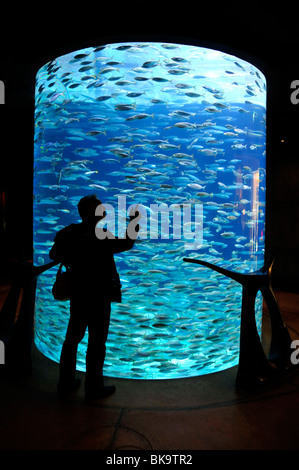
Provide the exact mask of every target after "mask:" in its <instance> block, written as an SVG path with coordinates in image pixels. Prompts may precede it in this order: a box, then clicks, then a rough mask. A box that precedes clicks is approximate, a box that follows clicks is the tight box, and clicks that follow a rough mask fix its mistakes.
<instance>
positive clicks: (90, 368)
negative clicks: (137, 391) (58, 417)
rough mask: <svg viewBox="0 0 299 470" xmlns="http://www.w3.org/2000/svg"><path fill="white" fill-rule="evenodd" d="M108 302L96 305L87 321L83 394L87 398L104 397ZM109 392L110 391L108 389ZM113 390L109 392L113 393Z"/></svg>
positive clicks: (108, 316) (109, 308) (108, 317)
mask: <svg viewBox="0 0 299 470" xmlns="http://www.w3.org/2000/svg"><path fill="white" fill-rule="evenodd" d="M110 312H111V305H110V302H102V303H101V304H100V305H99V303H97V305H96V306H95V310H94V311H93V312H92V314H90V316H89V320H88V347H87V353H86V380H85V393H86V396H87V397H96V396H97V395H101V394H102V395H105V394H106V392H108V389H107V388H105V387H104V379H103V367H104V361H105V355H106V340H107V336H108V330H109V323H110ZM109 390H110V389H109ZM114 390H115V389H114V387H113V390H112V389H111V390H110V391H111V392H113V391H114Z"/></svg>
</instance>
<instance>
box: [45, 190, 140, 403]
mask: <svg viewBox="0 0 299 470" xmlns="http://www.w3.org/2000/svg"><path fill="white" fill-rule="evenodd" d="M99 205H101V201H100V200H99V199H98V198H97V197H96V196H95V195H92V196H85V197H84V198H82V199H81V200H80V201H79V204H78V212H79V215H80V217H81V219H82V222H81V223H79V224H71V225H69V226H68V227H65V228H64V229H62V230H61V231H60V232H58V233H57V234H56V237H55V240H54V245H53V247H52V249H51V250H50V258H52V259H53V260H55V261H59V262H61V263H63V264H64V265H65V266H68V267H69V268H70V272H71V294H70V319H69V324H68V328H67V333H66V338H65V341H64V344H63V347H62V351H61V357H60V373H59V382H58V386H57V388H58V394H59V395H60V396H66V395H67V394H68V393H70V392H71V391H73V390H75V389H76V388H78V386H79V385H80V380H79V379H76V378H75V371H76V357H77V348H78V345H79V343H80V342H81V340H82V339H83V337H84V335H85V331H86V328H87V327H88V346H87V353H86V377H85V396H86V399H87V400H88V399H91V400H93V399H97V398H101V397H105V396H108V395H111V394H112V393H113V392H114V391H115V387H114V386H105V385H104V380H103V365H104V359H105V353H106V346H105V344H106V340H107V335H108V328H109V322H110V310H111V296H112V284H113V279H115V276H117V271H116V266H115V262H114V257H113V254H114V253H120V252H123V251H127V250H130V249H131V248H132V247H133V245H134V242H135V239H136V237H137V232H138V230H139V226H138V225H137V226H136V229H134V230H133V233H132V229H131V230H128V229H129V227H131V226H132V225H134V224H135V221H134V223H133V224H131V223H130V224H129V226H128V228H127V232H126V237H125V238H121V239H118V238H114V239H109V238H107V237H105V238H103V239H99V238H98V237H97V236H96V234H95V226H96V224H97V223H98V222H99V221H100V220H101V219H103V218H104V217H105V215H106V214H105V212H102V214H103V215H101V216H95V210H96V207H98V206H99ZM101 208H102V210H104V206H103V205H101ZM133 214H135V211H134V210H133V211H132V212H131V214H130V220H131V222H132V220H133V219H134V218H135V217H136V216H137V215H138V212H136V214H135V215H133ZM100 230H101V231H102V233H104V232H105V229H100ZM128 232H130V237H129V236H128ZM109 234H111V232H109ZM101 238H102V237H101ZM119 289H120V287H119Z"/></svg>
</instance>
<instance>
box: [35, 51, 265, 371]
mask: <svg viewBox="0 0 299 470" xmlns="http://www.w3.org/2000/svg"><path fill="white" fill-rule="evenodd" d="M35 102H36V107H35V143H34V145H35V149H34V152H35V157H34V225H33V229H34V261H35V264H36V265H41V264H44V263H47V262H48V261H49V257H48V253H49V250H50V248H51V246H52V244H53V240H54V237H55V234H56V232H57V231H58V230H60V229H61V228H63V227H64V226H66V225H68V224H70V223H77V222H79V218H78V217H79V216H78V213H77V208H76V207H77V203H78V201H79V199H80V198H81V197H82V196H84V195H85V194H97V196H98V197H99V198H100V199H101V201H102V202H104V203H106V204H111V205H112V206H114V207H116V208H117V196H119V195H122V196H124V195H125V196H126V201H127V206H128V207H129V206H130V205H131V204H141V205H142V206H143V207H144V208H145V209H146V211H147V213H148V221H149V219H150V215H151V207H150V206H151V204H163V203H164V204H167V205H168V206H170V205H171V204H174V205H176V206H177V207H178V208H183V207H184V205H185V206H187V205H188V206H191V207H192V208H194V207H195V205H196V204H201V205H202V210H203V212H202V214H203V220H202V225H201V230H202V234H203V237H202V243H201V244H200V246H198V247H196V245H194V244H191V245H190V240H186V239H184V238H181V239H175V237H173V236H172V234H171V226H170V236H169V237H168V239H167V238H164V237H163V230H162V231H161V227H160V226H159V230H158V233H157V237H156V238H154V239H151V238H150V237H149V235H148V236H146V234H148V233H149V232H148V227H147V226H146V225H142V220H141V221H140V225H141V233H142V234H143V235H144V236H143V237H141V236H140V237H139V238H138V239H137V241H136V243H135V246H134V248H133V249H132V250H131V251H130V252H127V253H123V254H119V255H115V260H116V264H117V268H118V271H119V274H120V278H121V283H122V293H123V296H122V297H123V301H122V303H121V304H117V303H114V304H112V315H111V325H110V330H109V336H108V341H107V354H106V362H105V368H104V374H105V375H107V376H115V377H123V378H136V379H165V378H179V377H188V376H196V375H202V374H207V373H211V372H217V371H220V370H223V369H226V368H228V367H231V366H233V365H236V364H237V363H238V353H239V331H240V330H239V329H240V311H241V287H240V286H239V285H238V284H237V283H236V282H234V281H232V280H229V279H227V278H225V277H223V276H221V275H220V274H218V273H214V272H212V271H210V270H208V269H206V268H204V267H202V266H199V265H194V264H193V265H191V264H189V263H184V262H183V258H185V257H187V258H198V259H204V260H206V261H209V262H212V263H217V264H218V265H220V266H223V267H226V268H228V269H234V270H239V271H241V272H249V271H254V270H256V269H258V268H260V267H261V266H262V265H263V261H264V236H265V184H266V183H265V177H266V172H265V140H266V81H265V78H264V76H263V74H262V73H261V72H260V71H259V70H258V69H257V68H256V67H255V66H253V65H251V64H249V63H248V62H245V61H244V60H242V59H239V58H236V57H234V56H232V55H228V54H226V53H223V52H221V51H215V50H212V49H206V48H201V47H195V46H189V45H183V44H169V43H165V44H163V43H116V44H110V45H103V46H99V47H90V48H87V49H83V50H80V51H76V52H73V53H70V54H67V55H65V56H62V57H59V58H57V59H54V60H53V61H51V62H49V63H48V64H46V65H45V66H43V67H42V68H41V69H40V70H39V71H38V73H37V76H36V96H35ZM192 210H193V209H192ZM192 213H193V212H192ZM127 221H128V219H127ZM192 229H193V230H195V229H196V227H193V228H192ZM116 234H117V233H116ZM191 242H192V240H191ZM99 269H100V267H99ZM56 270H57V268H53V269H51V270H49V271H47V272H45V273H44V274H43V275H42V276H40V278H39V281H38V286H37V293H36V309H35V342H36V345H37V347H38V348H39V349H40V350H41V351H42V352H43V353H44V354H45V355H46V356H48V357H50V358H51V359H53V360H54V361H59V356H60V350H61V346H62V343H63V340H64V337H65V332H66V327H67V323H68V318H69V306H68V302H66V303H63V302H56V301H54V299H53V297H52V293H51V289H52V285H53V282H54V278H55V274H56ZM256 308H257V319H258V321H259V322H260V318H261V298H260V297H259V298H258V301H257V307H256ZM86 338H87V337H85V339H84V340H83V342H82V343H81V345H80V347H79V352H78V365H77V367H78V368H79V369H80V370H85V351H86V344H87V339H86Z"/></svg>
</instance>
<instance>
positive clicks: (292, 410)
mask: <svg viewBox="0 0 299 470" xmlns="http://www.w3.org/2000/svg"><path fill="white" fill-rule="evenodd" d="M277 299H278V302H279V306H280V308H281V310H282V312H283V315H284V319H285V322H286V324H287V326H288V328H289V331H290V333H291V336H292V338H293V339H297V338H299V295H298V294H297V295H296V294H289V293H282V292H278V293H277ZM267 336H269V327H268V317H267V313H265V315H264V337H265V342H266V343H267V340H268V338H267ZM236 371H237V368H236V367H234V368H231V369H228V370H226V371H224V372H219V373H215V374H210V375H206V376H200V377H197V378H190V379H180V380H162V381H161V380H159V381H145V380H125V379H112V378H109V379H107V383H108V384H110V383H111V384H112V383H113V384H115V385H116V387H117V391H116V393H115V394H114V395H113V396H111V397H109V398H107V399H105V400H102V401H101V402H99V403H98V404H96V405H87V404H85V402H84V394H83V387H82V386H81V388H80V389H79V390H78V391H77V392H76V393H74V394H73V396H72V397H71V398H70V399H68V400H67V401H63V402H62V401H59V400H58V399H57V396H56V382H57V373H58V365H57V364H56V363H54V362H52V361H50V360H48V359H47V358H46V357H44V356H43V355H42V354H40V353H39V352H38V351H37V350H36V348H35V347H34V348H33V373H32V375H31V376H29V377H26V378H21V379H19V380H16V379H15V380H12V379H8V378H6V379H2V382H1V388H0V407H1V428H0V429H1V430H0V450H27V449H31V450H50V449H51V450H52V449H57V450H61V449H64V450H73V449H85V450H111V451H113V450H117V449H126V450H136V449H148V450H173V451H184V450H195V449H196V450H238V449H242V450H246V449H250V450H260V449H264V450H273V449H275V450H279V449H284V450H289V449H292V450H296V449H299V426H298V421H299V399H298V392H299V371H293V372H292V373H291V374H289V375H287V376H286V377H285V378H284V379H281V380H280V381H279V382H276V383H274V384H272V385H271V386H269V385H268V386H267V387H266V388H265V389H264V390H262V391H259V392H247V391H243V392H237V390H236V388H235V377H236ZM78 375H79V376H81V377H82V378H84V373H79V374H78Z"/></svg>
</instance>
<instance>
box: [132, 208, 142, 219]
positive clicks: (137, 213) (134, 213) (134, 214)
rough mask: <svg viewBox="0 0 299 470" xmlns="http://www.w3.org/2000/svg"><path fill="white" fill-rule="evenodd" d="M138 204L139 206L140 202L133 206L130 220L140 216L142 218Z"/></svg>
mask: <svg viewBox="0 0 299 470" xmlns="http://www.w3.org/2000/svg"><path fill="white" fill-rule="evenodd" d="M138 206H139V204H136V206H133V207H132V208H131V210H130V220H133V219H135V217H139V219H140V217H141V215H140V214H139V212H138V211H137V209H138ZM139 219H138V220H139Z"/></svg>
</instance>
